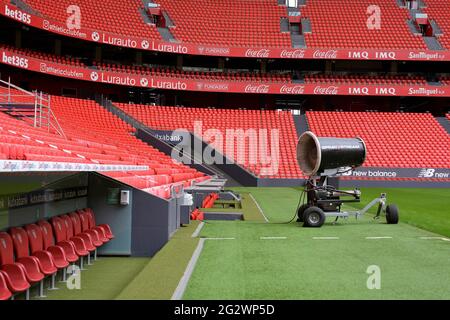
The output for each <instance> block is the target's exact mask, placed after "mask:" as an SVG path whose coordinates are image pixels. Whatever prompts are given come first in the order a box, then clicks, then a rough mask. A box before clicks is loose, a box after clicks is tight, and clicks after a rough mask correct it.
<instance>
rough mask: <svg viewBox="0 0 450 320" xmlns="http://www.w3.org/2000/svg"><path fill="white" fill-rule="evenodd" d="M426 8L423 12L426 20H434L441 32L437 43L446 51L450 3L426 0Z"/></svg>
mask: <svg viewBox="0 0 450 320" xmlns="http://www.w3.org/2000/svg"><path fill="white" fill-rule="evenodd" d="M425 3H426V4H427V7H426V8H425V9H423V12H425V13H427V14H428V18H429V19H431V20H435V21H436V22H437V24H438V26H439V28H440V29H441V31H442V33H443V34H442V35H441V36H439V37H438V40H439V42H440V43H441V44H442V46H443V47H444V48H446V49H450V2H448V1H443V0H427V1H425Z"/></svg>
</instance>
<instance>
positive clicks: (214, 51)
mask: <svg viewBox="0 0 450 320" xmlns="http://www.w3.org/2000/svg"><path fill="white" fill-rule="evenodd" d="M0 13H1V15H3V16H5V17H8V18H10V19H13V20H15V21H18V22H20V23H23V24H25V25H28V26H31V27H35V28H38V29H41V30H45V31H49V32H52V33H55V34H59V35H63V36H68V37H72V38H77V39H81V40H85V41H91V42H96V43H102V44H108V45H112V46H119V47H126V48H132V49H139V50H148V51H159V52H167V53H176V54H190V55H205V56H218V57H247V58H259V59H260V58H272V59H273V58H278V59H328V60H330V59H331V60H391V61H395V60H400V61H408V60H410V61H450V52H449V51H448V50H442V51H431V50H374V49H368V50H364V49H318V48H307V49H293V48H284V49H283V48H244V47H227V46H209V45H199V44H192V43H184V42H183V43H172V42H165V41H159V40H152V39H145V38H138V37H130V36H124V35H117V34H112V33H108V32H103V31H101V30H93V29H89V28H80V29H69V28H68V27H67V25H66V24H64V23H62V22H58V21H54V20H52V19H46V18H42V17H39V16H35V15H32V14H30V13H28V12H25V11H23V10H21V9H19V8H18V7H16V6H14V5H12V4H9V3H8V4H4V5H3V9H2V10H1V12H0Z"/></svg>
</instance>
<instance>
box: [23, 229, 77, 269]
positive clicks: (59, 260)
mask: <svg viewBox="0 0 450 320" xmlns="http://www.w3.org/2000/svg"><path fill="white" fill-rule="evenodd" d="M48 227H50V231H51V226H50V224H48ZM25 230H26V231H27V234H28V239H29V240H30V247H31V253H32V254H33V255H34V256H36V257H39V256H41V255H49V256H50V258H51V260H52V262H53V264H54V265H55V267H56V268H58V269H65V268H67V267H68V266H69V262H68V261H67V259H66V256H65V254H64V250H63V249H62V248H61V247H57V246H55V245H54V240H53V234H48V233H47V232H48V230H47V229H45V232H43V231H42V229H41V228H40V227H39V226H37V225H36V224H29V225H26V226H25ZM44 235H45V236H44ZM75 261H76V260H75Z"/></svg>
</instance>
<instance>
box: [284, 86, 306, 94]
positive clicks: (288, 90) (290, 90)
mask: <svg viewBox="0 0 450 320" xmlns="http://www.w3.org/2000/svg"><path fill="white" fill-rule="evenodd" d="M304 92H305V87H304V86H287V85H283V86H282V87H281V88H280V93H284V94H303V93H304Z"/></svg>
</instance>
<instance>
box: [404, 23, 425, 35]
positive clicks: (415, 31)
mask: <svg viewBox="0 0 450 320" xmlns="http://www.w3.org/2000/svg"><path fill="white" fill-rule="evenodd" d="M407 24H408V28H409V30H410V31H411V33H412V34H414V35H417V36H421V35H422V34H421V33H420V30H419V29H418V28H417V25H416V24H415V23H414V21H413V20H412V19H409V20H408V21H407Z"/></svg>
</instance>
